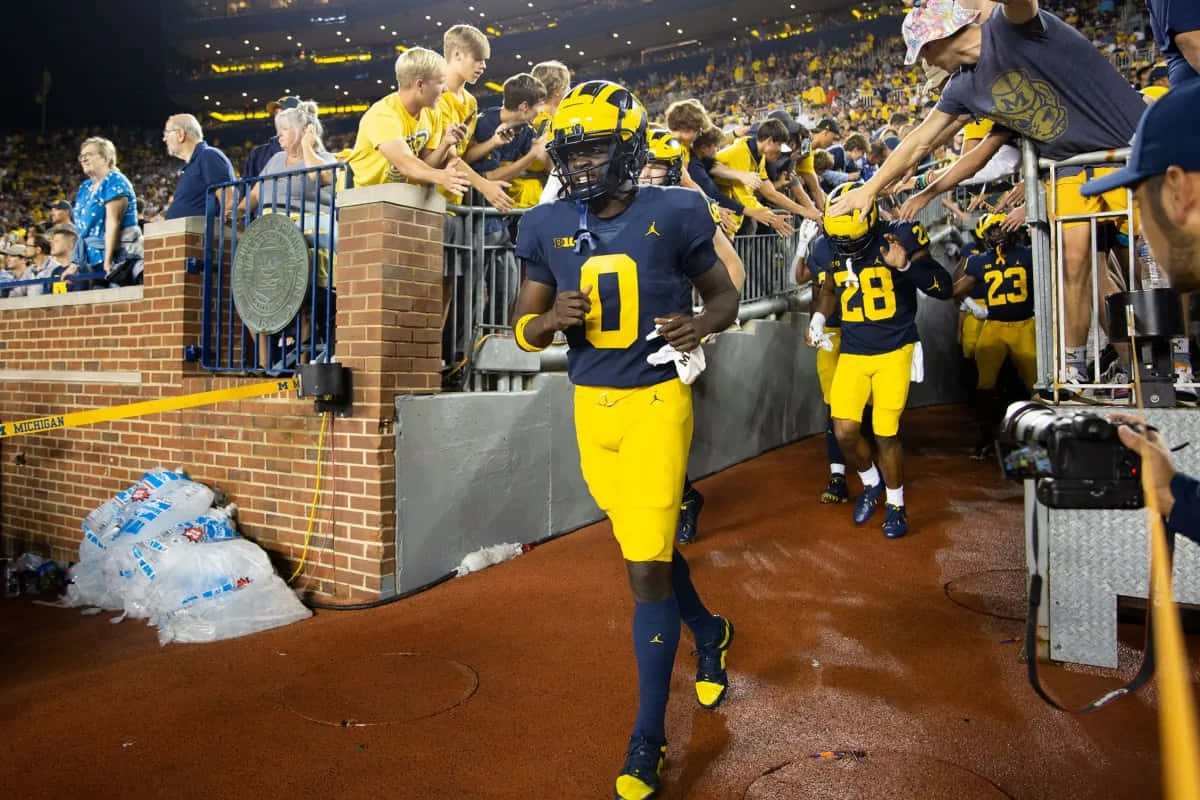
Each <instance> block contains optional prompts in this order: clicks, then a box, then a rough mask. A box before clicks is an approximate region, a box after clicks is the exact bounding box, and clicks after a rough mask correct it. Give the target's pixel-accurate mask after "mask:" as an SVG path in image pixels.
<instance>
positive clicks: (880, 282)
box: [837, 267, 896, 322]
mask: <svg viewBox="0 0 1200 800" xmlns="http://www.w3.org/2000/svg"><path fill="white" fill-rule="evenodd" d="M846 275H849V273H846V272H843V273H841V275H838V276H837V277H838V278H839V279H841V280H839V281H838V282H839V283H841V282H842V280H844V277H843V276H846ZM858 284H859V285H858V286H855V285H853V284H845V285H844V286H843V289H842V319H843V320H844V321H846V322H862V321H863V320H864V318H865V319H868V320H870V321H872V322H878V321H879V320H884V319H891V318H892V316H893V315H894V314H895V313H896V292H895V284H893V283H892V271H891V270H890V269H888V268H887V267H867V268H866V269H864V270H862V271H861V272H859V273H858Z"/></svg>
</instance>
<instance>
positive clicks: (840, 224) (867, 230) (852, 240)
mask: <svg viewBox="0 0 1200 800" xmlns="http://www.w3.org/2000/svg"><path fill="white" fill-rule="evenodd" d="M861 185H862V184H861V183H843V184H841V185H840V186H838V187H837V188H835V189H834V190H833V191H832V192H830V193H829V195H828V197H827V198H826V199H825V217H824V219H823V220H822V222H823V224H824V229H825V238H827V239H828V240H829V243H830V244H831V245H833V248H834V249H835V250H836V251H837V252H838V253H840V254H841V255H842V256H856V255H858V254H859V253H861V252H863V251H864V250H866V249H867V248H868V247H870V246H871V244H872V243H873V242H874V241H875V228H876V226H877V224H878V223H879V206H878V205H876V203H875V202H874V201H871V208H870V209H869V210H868V211H867V213H866V215H865V216H864V217H862V218H859V217H858V215H857V212H855V211H851V212H850V213H849V214H838V215H836V216H834V215H831V214H830V213H829V207H830V206H831V205H833V202H834V201H835V200H836V199H837V198H839V197H841V196H842V195H843V194H845V193H846V192H848V191H850V190H851V189H854V188H856V187H858V186H861Z"/></svg>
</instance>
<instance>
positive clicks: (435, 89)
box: [347, 47, 468, 192]
mask: <svg viewBox="0 0 1200 800" xmlns="http://www.w3.org/2000/svg"><path fill="white" fill-rule="evenodd" d="M445 84H446V61H445V59H443V58H442V57H441V56H440V55H438V54H437V53H435V52H433V51H432V50H426V49H425V48H423V47H413V48H410V49H409V50H407V51H405V52H404V53H402V54H401V55H400V57H399V58H397V59H396V86H397V87H398V88H397V90H396V91H395V92H394V93H392V94H389V95H388V96H387V97H384V98H383V99H382V100H379V101H377V102H375V103H374V104H373V105H372V106H371V107H370V108H369V109H367V112H366V113H365V114H363V117H362V119H361V120H360V121H359V123H358V135H357V136H356V137H355V140H354V147H353V149H352V150H351V152H350V156H349V158H348V159H347V160H348V162H349V164H350V169H351V170H353V172H354V184H355V185H356V186H372V185H374V184H378V183H389V182H408V183H423V184H429V185H436V186H440V187H442V188H444V189H446V190H448V191H454V192H461V191H465V190H466V187H467V185H468V182H467V176H466V174H465V173H464V171H463V169H462V162H461V161H460V160H458V159H451V160H450V161H449V162H448V163H447V164H446V165H445V166H444V167H441V168H439V166H440V165H438V166H433V165H431V164H430V163H428V161H426V160H425V159H426V158H427V157H428V156H430V155H431V154H432V153H433V150H434V148H435V147H437V146H438V145H439V144H440V143H441V139H442V130H441V127H440V126H439V125H438V118H437V117H436V116H435V115H434V114H433V112H432V109H433V106H434V104H435V103H437V98H438V95H440V94H441V93H442V88H443V87H444V86H445Z"/></svg>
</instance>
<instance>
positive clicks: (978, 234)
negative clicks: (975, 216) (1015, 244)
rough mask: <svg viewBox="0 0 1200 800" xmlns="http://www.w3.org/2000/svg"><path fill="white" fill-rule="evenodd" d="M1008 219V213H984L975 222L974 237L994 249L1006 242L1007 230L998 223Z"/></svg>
mask: <svg viewBox="0 0 1200 800" xmlns="http://www.w3.org/2000/svg"><path fill="white" fill-rule="evenodd" d="M1006 219H1008V214H984V215H983V216H982V217H980V218H979V222H976V223H975V238H977V239H978V240H979V241H980V242H983V243H984V244H986V245H987V246H988V247H990V248H992V249H993V250H995V249H996V248H998V247H1003V246H1004V245H1006V244H1008V238H1009V234H1008V231H1006V230H1004V228H1002V227H1001V225H1000V223H1002V222H1004V220H1006Z"/></svg>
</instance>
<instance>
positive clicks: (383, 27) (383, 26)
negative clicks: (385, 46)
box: [379, 25, 387, 31]
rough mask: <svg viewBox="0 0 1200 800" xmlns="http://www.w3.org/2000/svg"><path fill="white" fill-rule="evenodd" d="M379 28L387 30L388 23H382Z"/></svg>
mask: <svg viewBox="0 0 1200 800" xmlns="http://www.w3.org/2000/svg"><path fill="white" fill-rule="evenodd" d="M379 30H381V31H386V30H387V25H380V26H379Z"/></svg>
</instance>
